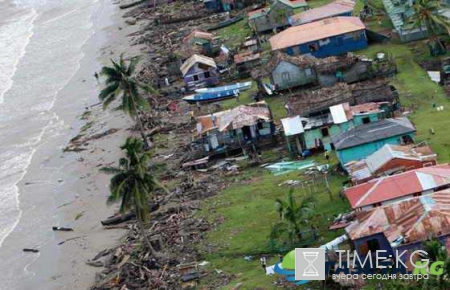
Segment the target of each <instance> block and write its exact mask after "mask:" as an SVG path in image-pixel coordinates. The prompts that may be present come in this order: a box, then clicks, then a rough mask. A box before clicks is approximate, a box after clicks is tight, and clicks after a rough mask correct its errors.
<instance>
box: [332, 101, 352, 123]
mask: <svg viewBox="0 0 450 290" xmlns="http://www.w3.org/2000/svg"><path fill="white" fill-rule="evenodd" d="M344 105H347V106H348V103H345V104H340V105H335V106H331V107H330V112H331V116H332V117H333V122H334V123H335V124H342V123H345V122H347V121H348V119H347V115H346V113H345V107H344Z"/></svg>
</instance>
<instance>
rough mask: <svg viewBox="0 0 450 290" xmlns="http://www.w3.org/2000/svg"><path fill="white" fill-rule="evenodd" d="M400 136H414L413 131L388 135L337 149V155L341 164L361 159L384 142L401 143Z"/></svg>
mask: <svg viewBox="0 0 450 290" xmlns="http://www.w3.org/2000/svg"><path fill="white" fill-rule="evenodd" d="M402 136H410V137H411V138H414V133H410V134H404V135H399V136H394V137H389V138H386V139H382V140H378V141H375V142H371V143H366V144H362V145H359V146H355V147H350V148H345V149H341V150H337V156H338V159H339V161H340V162H341V164H342V165H344V164H345V163H347V162H350V161H355V160H361V159H363V158H365V157H367V156H369V155H371V154H372V153H374V152H375V151H377V150H379V149H380V148H381V147H383V146H384V145H385V144H392V145H399V144H400V143H401V137H402Z"/></svg>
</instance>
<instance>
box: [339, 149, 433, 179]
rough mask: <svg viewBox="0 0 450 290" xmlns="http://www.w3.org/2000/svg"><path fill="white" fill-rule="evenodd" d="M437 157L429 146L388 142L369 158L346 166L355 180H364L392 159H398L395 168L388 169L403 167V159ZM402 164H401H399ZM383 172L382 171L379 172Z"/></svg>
mask: <svg viewBox="0 0 450 290" xmlns="http://www.w3.org/2000/svg"><path fill="white" fill-rule="evenodd" d="M436 158H437V155H436V153H434V152H433V150H432V149H431V148H430V147H429V146H417V145H403V146H399V145H391V144H386V145H384V146H383V147H381V149H379V150H378V151H376V152H374V153H373V154H372V155H370V156H368V157H367V158H365V159H363V160H360V161H356V162H354V161H353V162H349V163H348V164H346V165H345V168H346V169H347V171H348V172H349V175H350V176H351V179H352V180H353V181H358V180H363V179H366V178H370V177H371V176H372V175H373V174H375V173H377V171H379V170H380V168H382V167H383V166H386V165H387V164H388V163H389V162H390V161H392V160H394V159H397V160H399V161H396V163H395V166H396V167H395V168H392V167H391V168H387V169H388V170H393V169H396V168H398V169H400V170H405V169H406V168H402V161H401V160H412V161H418V162H422V163H425V162H430V161H435V160H436ZM399 164H400V165H399ZM379 173H382V172H379Z"/></svg>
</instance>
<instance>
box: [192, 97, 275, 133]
mask: <svg viewBox="0 0 450 290" xmlns="http://www.w3.org/2000/svg"><path fill="white" fill-rule="evenodd" d="M213 119H215V122H213ZM197 120H198V124H199V126H198V128H199V129H200V132H199V133H201V134H203V133H206V132H208V131H211V130H214V129H217V130H219V131H220V132H223V131H226V130H234V129H239V128H242V127H244V126H251V125H255V124H256V123H258V121H259V120H265V121H269V120H270V110H269V106H268V105H267V104H266V102H264V101H262V102H258V103H252V104H247V105H240V106H238V107H236V108H233V109H230V110H226V111H221V112H217V113H214V114H211V115H206V116H201V117H198V118H197Z"/></svg>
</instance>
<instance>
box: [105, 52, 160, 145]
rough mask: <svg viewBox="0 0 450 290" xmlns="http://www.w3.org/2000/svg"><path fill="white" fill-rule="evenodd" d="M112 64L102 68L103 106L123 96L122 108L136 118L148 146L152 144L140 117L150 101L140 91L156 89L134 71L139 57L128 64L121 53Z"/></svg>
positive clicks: (152, 91)
mask: <svg viewBox="0 0 450 290" xmlns="http://www.w3.org/2000/svg"><path fill="white" fill-rule="evenodd" d="M111 63H112V66H111V67H108V66H105V67H103V68H102V70H101V72H100V74H101V75H103V76H105V77H106V80H105V85H106V86H105V88H104V89H103V90H102V91H101V92H100V95H99V98H100V100H101V101H102V102H103V108H107V107H108V106H109V105H110V104H111V103H112V102H113V101H114V100H116V98H117V97H120V98H121V103H122V104H121V109H122V110H123V111H124V112H125V113H127V114H128V115H129V116H130V117H132V118H134V119H135V120H136V123H137V125H138V127H139V130H140V131H141V136H142V139H143V140H144V142H145V145H146V147H147V148H148V147H149V146H150V145H151V144H150V143H149V141H148V140H147V138H146V136H145V130H144V126H143V125H142V121H141V119H140V117H139V114H140V113H141V112H142V111H145V110H147V109H148V108H149V103H148V101H147V100H146V99H145V98H144V97H143V96H142V95H141V93H140V91H145V92H151V93H154V92H155V91H154V90H153V89H152V88H151V87H150V86H147V85H144V84H142V83H141V82H139V81H138V80H137V79H136V77H135V75H134V71H135V69H136V66H137V64H138V63H139V57H134V58H132V59H131V60H130V61H129V63H128V65H127V63H126V62H125V61H124V59H123V54H122V55H120V59H119V62H115V61H114V60H111Z"/></svg>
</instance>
